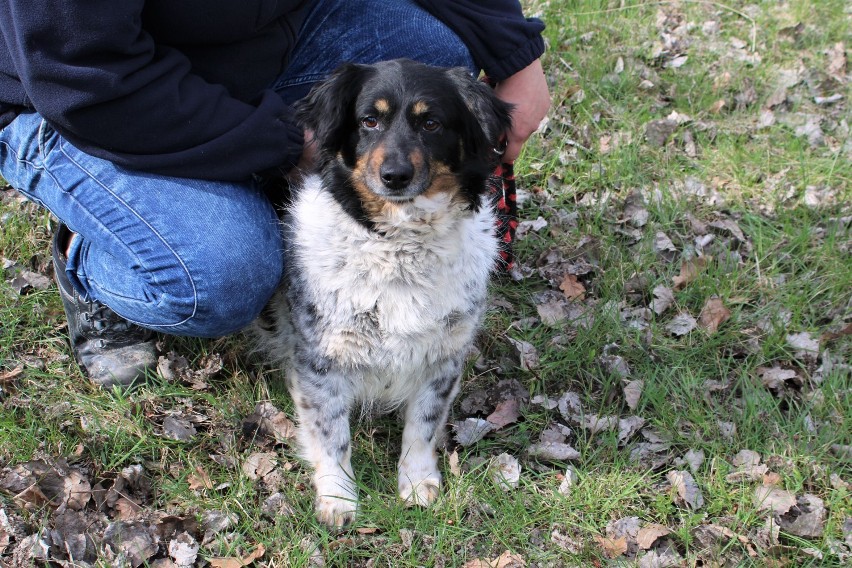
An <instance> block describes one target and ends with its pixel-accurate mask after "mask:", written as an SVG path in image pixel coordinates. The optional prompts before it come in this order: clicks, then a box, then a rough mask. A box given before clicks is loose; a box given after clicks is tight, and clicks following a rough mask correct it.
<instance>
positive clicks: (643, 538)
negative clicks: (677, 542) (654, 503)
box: [636, 523, 672, 550]
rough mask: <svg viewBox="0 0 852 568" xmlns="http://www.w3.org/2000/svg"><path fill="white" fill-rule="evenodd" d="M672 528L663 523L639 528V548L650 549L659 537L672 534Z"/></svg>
mask: <svg viewBox="0 0 852 568" xmlns="http://www.w3.org/2000/svg"><path fill="white" fill-rule="evenodd" d="M671 532H672V531H671V530H669V529H668V528H667V527H664V526H663V525H658V524H653V523H652V524H650V525H645V526H644V527H642V528H641V529H639V533H638V534H637V535H636V544H638V545H639V548H641V549H642V550H648V549H649V548H651V547H652V546H654V543H655V542H657V539H659V538H660V537H663V536H666V535H667V534H671Z"/></svg>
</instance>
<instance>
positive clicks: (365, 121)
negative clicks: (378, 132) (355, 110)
mask: <svg viewBox="0 0 852 568" xmlns="http://www.w3.org/2000/svg"><path fill="white" fill-rule="evenodd" d="M361 126H363V127H364V128H378V126H379V119H378V118H376V117H375V116H365V117H364V118H362V119H361Z"/></svg>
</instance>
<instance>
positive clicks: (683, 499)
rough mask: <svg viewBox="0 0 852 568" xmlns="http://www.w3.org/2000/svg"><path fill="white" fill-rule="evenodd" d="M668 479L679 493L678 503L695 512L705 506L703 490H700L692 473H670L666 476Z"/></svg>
mask: <svg viewBox="0 0 852 568" xmlns="http://www.w3.org/2000/svg"><path fill="white" fill-rule="evenodd" d="M666 479H668V480H669V483H671V484H672V487H674V489H675V490H676V491H677V498H676V499H675V501H676V502H679V503H683V504H685V505H687V506H688V507H689V508H690V509H692V510H693V511H697V510H698V509H700V508H701V507H703V506H704V495H702V494H701V489H699V488H698V484H697V483H695V479H694V478H693V477H692V474H691V473H689V472H688V471H682V470H681V471H670V472H668V473H667V474H666Z"/></svg>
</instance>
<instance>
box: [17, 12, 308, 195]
mask: <svg viewBox="0 0 852 568" xmlns="http://www.w3.org/2000/svg"><path fill="white" fill-rule="evenodd" d="M143 4H144V0H123V1H121V2H115V1H114V0H87V1H85V2H83V1H82V0H0V21H3V25H2V32H0V33H2V39H3V40H4V41H5V42H6V44H7V46H8V49H9V51H10V53H11V56H12V59H13V62H14V65H15V68H16V71H17V74H18V77H19V78H20V80H21V82H22V83H23V86H24V89H25V90H26V92H27V95H28V97H29V99H30V101H31V103H32V105H33V107H34V108H35V110H36V111H37V112H39V113H40V114H41V115H42V116H43V117H44V118H45V119H46V120H47V122H48V124H50V125H51V126H52V127H53V128H55V129H56V130H57V131H58V132H59V133H60V134H61V135H63V136H64V137H65V138H66V139H67V140H68V141H70V142H71V143H72V144H74V145H75V146H77V147H78V148H80V149H81V150H83V151H85V152H88V153H90V154H93V155H96V156H98V157H102V158H106V159H108V160H110V161H112V162H114V163H116V164H118V165H120V166H124V167H128V168H131V169H140V170H145V171H149V172H152V173H158V174H163V175H174V176H181V177H195V178H202V179H218V180H242V179H247V178H248V177H249V176H250V175H251V174H252V173H253V172H258V171H261V170H265V169H268V168H273V167H276V166H279V165H282V164H283V165H285V167H286V166H287V165H292V164H294V163H296V162H297V161H298V158H299V156H300V154H301V152H302V143H303V140H302V130H301V129H300V128H299V127H298V126H297V125H296V123H295V119H294V115H293V110H292V109H291V108H290V107H288V106H287V105H285V104H284V103H283V102H282V100H281V99H280V97H278V96H277V95H276V94H275V93H274V92H272V91H269V92H264V93H263V94H262V95H261V96H259V97H258V98H257V99H256V100H255V101H253V102H252V103H247V102H243V101H240V100H238V99H235V98H233V97H232V96H231V95H230V94H229V93H228V91H227V89H225V88H224V87H222V86H220V85H215V84H210V83H208V82H205V81H204V80H202V79H201V78H200V77H198V76H196V75H193V74H192V71H191V69H190V63H189V61H188V60H187V59H186V58H185V57H184V56H183V55H182V54H181V53H180V52H178V51H177V50H174V49H170V48H168V47H164V46H161V45H157V44H156V43H155V42H154V40H153V39H152V38H151V37H150V35H148V34H147V33H146V32H145V31H144V30H143V29H142V24H141V16H142V8H143ZM200 17H201V16H200Z"/></svg>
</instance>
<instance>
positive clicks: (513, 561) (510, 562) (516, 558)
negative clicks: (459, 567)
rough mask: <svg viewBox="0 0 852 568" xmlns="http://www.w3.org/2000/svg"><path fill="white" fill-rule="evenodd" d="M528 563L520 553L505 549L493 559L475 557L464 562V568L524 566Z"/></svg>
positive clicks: (516, 567) (513, 567) (520, 567)
mask: <svg viewBox="0 0 852 568" xmlns="http://www.w3.org/2000/svg"><path fill="white" fill-rule="evenodd" d="M526 565H527V563H526V561H525V560H524V559H523V557H522V556H520V555H519V554H514V553H512V552H510V551H508V550H507V551H505V552H504V553H503V554H501V555H500V556H498V557H497V558H495V559H493V560H482V559H481V558H475V559H473V560H470V561H468V562H466V563H465V564H464V568H523V567H524V566H526Z"/></svg>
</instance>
